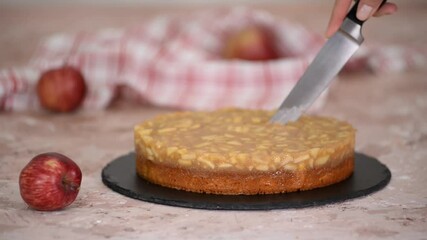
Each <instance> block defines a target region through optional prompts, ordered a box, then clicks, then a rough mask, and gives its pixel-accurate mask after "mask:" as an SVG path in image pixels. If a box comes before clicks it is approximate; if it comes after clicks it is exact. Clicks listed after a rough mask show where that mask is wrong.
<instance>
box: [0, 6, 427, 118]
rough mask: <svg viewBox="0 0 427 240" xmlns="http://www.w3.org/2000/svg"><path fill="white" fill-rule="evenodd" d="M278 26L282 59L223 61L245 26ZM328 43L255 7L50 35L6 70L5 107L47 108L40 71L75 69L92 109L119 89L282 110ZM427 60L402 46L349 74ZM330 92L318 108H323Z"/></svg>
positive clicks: (154, 98)
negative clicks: (230, 40) (39, 90)
mask: <svg viewBox="0 0 427 240" xmlns="http://www.w3.org/2000/svg"><path fill="white" fill-rule="evenodd" d="M253 24H257V25H260V24H261V25H264V26H267V27H269V28H270V29H272V30H273V31H274V32H275V34H276V36H277V40H278V43H279V44H278V45H279V46H280V49H279V50H280V52H281V55H285V56H287V57H286V58H281V59H278V60H274V61H264V62H251V61H241V60H240V61H239V60H233V61H230V60H224V59H221V49H222V48H223V44H224V43H225V39H226V37H227V36H228V35H229V34H230V33H232V32H233V31H236V30H238V29H241V28H243V27H245V26H249V25H253ZM323 43H324V39H323V37H321V36H320V35H318V34H315V33H312V32H309V31H307V30H306V29H304V28H303V27H302V26H299V25H297V24H294V23H290V22H288V21H286V20H284V19H276V18H274V17H273V16H272V15H271V14H269V13H267V12H264V11H259V10H253V9H249V8H233V9H228V10H212V11H204V12H199V13H194V14H193V15H191V16H185V17H182V16H181V17H177V16H174V17H172V16H160V17H157V18H155V19H153V20H151V21H148V22H146V23H144V24H142V25H140V26H138V27H134V28H129V29H106V30H102V31H98V32H94V33H77V34H57V35H54V36H52V37H50V38H48V39H47V40H46V41H45V42H44V43H43V44H42V45H41V46H40V47H39V49H38V50H37V52H36V54H35V56H34V57H33V59H31V61H30V63H29V64H28V65H27V66H25V67H22V68H12V69H5V70H1V71H0V110H4V111H20V110H34V109H40V104H39V102H38V99H37V96H36V91H35V86H36V83H37V80H38V78H39V76H40V74H41V72H43V71H45V70H47V69H50V68H56V67H59V66H62V65H64V64H68V65H72V66H74V67H76V68H78V69H80V70H81V71H82V73H83V75H84V77H85V79H86V81H87V84H88V87H89V91H88V95H87V97H86V99H85V101H84V108H86V109H103V108H106V107H107V106H108V105H109V104H110V102H111V101H112V99H114V97H115V96H116V95H117V94H118V92H119V91H120V92H121V94H120V96H127V97H130V98H132V99H133V100H138V101H142V102H144V103H148V104H152V105H157V106H167V107H174V108H179V109H197V110H211V109H216V108H220V107H230V106H235V107H243V108H263V109H272V108H276V107H278V106H279V105H280V103H281V102H282V101H283V99H284V97H285V96H286V95H287V94H288V93H289V91H290V90H291V89H292V87H293V86H294V85H295V83H296V81H297V80H298V79H299V77H300V76H301V75H302V73H303V72H304V70H305V69H306V67H307V66H308V63H309V62H310V61H311V60H312V59H313V57H314V55H315V54H316V52H317V51H318V50H319V48H320V47H321V46H322V45H323ZM424 62H425V55H423V54H419V52H416V51H408V49H405V50H402V48H401V47H396V48H393V47H392V48H381V49H380V48H378V49H373V50H371V51H368V49H366V48H365V49H364V50H362V51H359V53H358V55H357V56H355V57H354V58H353V60H351V61H350V63H349V64H348V65H347V68H348V69H351V70H354V69H360V68H365V69H371V70H374V71H384V72H385V71H390V70H393V71H396V70H405V69H407V68H409V67H412V66H415V65H420V64H424ZM326 95H327V91H326V92H325V93H324V94H323V96H322V97H320V98H319V99H318V100H317V102H316V103H315V104H314V105H313V107H312V110H316V109H319V108H320V107H321V106H322V104H323V103H324V100H325V96H326Z"/></svg>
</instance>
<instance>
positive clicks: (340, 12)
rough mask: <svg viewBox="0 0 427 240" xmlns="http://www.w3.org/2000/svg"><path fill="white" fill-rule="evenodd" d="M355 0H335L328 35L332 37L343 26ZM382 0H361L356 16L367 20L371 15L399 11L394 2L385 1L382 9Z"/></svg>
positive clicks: (377, 15)
mask: <svg viewBox="0 0 427 240" xmlns="http://www.w3.org/2000/svg"><path fill="white" fill-rule="evenodd" d="M352 1H353V0H335V5H334V8H333V10H332V15H331V19H330V21H329V25H328V28H327V30H326V37H328V38H329V37H331V36H332V35H333V34H334V33H335V32H336V31H337V30H338V29H339V28H340V26H341V23H342V22H343V21H344V18H345V17H346V15H347V12H348V10H349V8H350V6H351V2H352ZM381 2H382V0H360V2H359V6H358V9H357V14H356V17H357V18H358V19H359V20H361V21H365V20H367V19H368V18H370V17H371V16H374V17H379V16H383V15H390V14H393V13H394V12H396V11H397V6H396V4H394V3H389V2H387V3H385V4H384V5H383V6H382V7H381V8H380V9H378V8H379V6H380V5H381Z"/></svg>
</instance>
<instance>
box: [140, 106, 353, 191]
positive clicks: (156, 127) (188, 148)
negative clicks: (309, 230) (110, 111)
mask: <svg viewBox="0 0 427 240" xmlns="http://www.w3.org/2000/svg"><path fill="white" fill-rule="evenodd" d="M273 114H274V111H265V110H246V109H236V108H230V109H221V110H217V111H213V112H176V113H170V114H164V115H160V116H158V117H155V118H154V119H151V120H147V121H145V122H143V123H141V124H139V125H137V126H135V129H134V134H135V150H136V155H137V158H136V170H137V173H138V175H139V176H140V177H142V178H144V179H146V180H147V181H149V182H151V183H154V184H158V185H161V186H164V187H169V188H175V189H180V190H186V191H191V192H199V193H210V194H224V195H240V194H243V195H254V194H274V193H284V192H294V191H302V190H310V189H314V188H319V187H324V186H328V185H331V184H334V183H337V182H340V181H342V180H344V179H346V178H347V177H349V176H350V175H351V174H352V172H353V168H354V145H355V129H354V128H353V127H352V126H351V125H350V124H348V123H346V122H343V121H339V120H336V119H333V118H329V117H321V116H308V115H305V116H302V117H301V118H300V119H299V120H297V121H295V122H289V123H287V124H278V123H270V122H269V119H270V118H271V116H272V115H273Z"/></svg>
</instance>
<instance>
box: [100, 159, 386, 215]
mask: <svg viewBox="0 0 427 240" xmlns="http://www.w3.org/2000/svg"><path fill="white" fill-rule="evenodd" d="M390 179H391V172H390V170H389V169H388V168H387V167H386V166H385V165H383V164H381V163H380V162H379V161H378V160H377V159H375V158H373V157H370V156H367V155H364V154H361V153H356V154H355V168H354V173H353V175H352V176H351V177H350V178H348V179H347V180H345V181H343V182H340V183H337V184H334V185H331V186H328V187H324V188H319V189H314V190H310V191H302V192H294V193H283V194H269V195H251V196H244V195H237V196H228V195H215V194H201V193H192V192H186V191H181V190H175V189H171V188H166V187H162V186H159V185H156V184H152V183H150V182H148V181H146V180H144V179H142V178H140V177H138V175H137V173H136V169H135V153H134V152H132V153H129V154H127V155H123V156H120V157H118V158H117V159H114V160H113V161H111V162H110V163H109V164H108V165H107V166H105V167H104V169H103V170H102V181H103V182H104V184H105V185H107V186H108V187H109V188H111V189H112V190H114V191H116V192H118V193H120V194H123V195H125V196H128V197H131V198H135V199H139V200H142V201H146V202H152V203H158V204H163V205H170V206H177V207H186V208H197V209H211V210H271V209H286V208H305V207H313V206H321V205H326V204H333V203H337V202H342V201H345V200H349V199H353V198H357V197H362V196H366V195H368V194H370V193H373V192H376V191H379V190H381V189H382V188H383V187H385V186H386V185H387V184H388V183H389V181H390Z"/></svg>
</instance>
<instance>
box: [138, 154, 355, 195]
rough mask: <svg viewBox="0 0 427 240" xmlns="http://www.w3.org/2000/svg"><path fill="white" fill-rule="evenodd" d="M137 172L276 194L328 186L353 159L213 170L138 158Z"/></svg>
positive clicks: (217, 188) (186, 186)
mask: <svg viewBox="0 0 427 240" xmlns="http://www.w3.org/2000/svg"><path fill="white" fill-rule="evenodd" d="M136 163H137V166H136V167H137V172H138V174H139V175H140V176H142V177H143V178H144V179H146V180H148V181H149V182H152V183H155V184H158V185H161V186H164V187H169V188H175V189H179V190H186V191H191V192H199V193H212V194H222V195H240V194H242V195H255V194H274V193H285V192H295V191H303V190H310V189H314V188H319V187H325V186H328V185H331V184H334V183H337V182H340V181H342V180H344V179H346V178H348V177H349V176H350V175H351V174H352V173H353V167H354V158H353V157H349V158H348V159H346V160H344V161H342V162H341V163H340V164H339V165H338V166H335V167H323V168H318V169H310V170H305V171H295V172H290V171H286V170H279V171H276V172H246V173H243V172H242V173H238V172H234V173H233V172H225V173H221V172H211V171H203V170H197V171H189V170H188V169H184V168H180V167H169V166H165V165H162V164H157V163H154V162H152V161H150V160H147V159H144V158H141V157H138V158H137V162H136Z"/></svg>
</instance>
